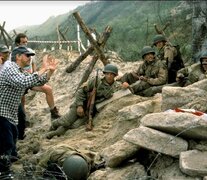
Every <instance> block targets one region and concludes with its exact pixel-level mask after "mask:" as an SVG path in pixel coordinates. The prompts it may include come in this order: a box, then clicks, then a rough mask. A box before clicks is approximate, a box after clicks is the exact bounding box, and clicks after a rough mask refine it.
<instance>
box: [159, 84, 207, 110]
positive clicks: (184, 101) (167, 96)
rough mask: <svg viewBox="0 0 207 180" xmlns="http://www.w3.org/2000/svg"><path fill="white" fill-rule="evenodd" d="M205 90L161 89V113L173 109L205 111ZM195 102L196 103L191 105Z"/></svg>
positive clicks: (167, 87) (190, 88)
mask: <svg viewBox="0 0 207 180" xmlns="http://www.w3.org/2000/svg"><path fill="white" fill-rule="evenodd" d="M206 93H207V92H206V90H203V89H199V88H198V87H192V86H191V87H190V86H187V87H170V86H166V87H163V89H162V111H165V110H168V109H175V108H181V107H182V108H191V109H193V108H196V110H199V111H204V110H205V109H206V102H207V100H206ZM193 102H196V103H193Z"/></svg>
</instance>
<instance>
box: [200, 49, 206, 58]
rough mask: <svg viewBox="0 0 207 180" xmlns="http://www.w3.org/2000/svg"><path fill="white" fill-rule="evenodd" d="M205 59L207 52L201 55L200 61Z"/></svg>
mask: <svg viewBox="0 0 207 180" xmlns="http://www.w3.org/2000/svg"><path fill="white" fill-rule="evenodd" d="M203 58H207V51H205V52H203V53H202V54H201V57H200V60H201V59H203Z"/></svg>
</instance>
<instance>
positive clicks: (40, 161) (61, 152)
mask: <svg viewBox="0 0 207 180" xmlns="http://www.w3.org/2000/svg"><path fill="white" fill-rule="evenodd" d="M71 155H79V156H81V157H82V158H83V159H85V161H86V162H87V163H88V167H89V171H90V169H91V168H92V167H93V166H94V165H95V163H94V159H95V154H94V153H92V152H90V151H87V150H83V151H78V150H76V149H75V148H73V147H70V146H66V145H62V146H55V147H52V148H49V149H48V151H46V152H44V153H42V154H41V155H38V157H37V159H35V160H32V161H33V163H34V161H36V173H37V174H39V173H40V172H43V171H42V170H45V169H47V167H48V162H50V163H56V164H58V165H59V166H60V167H62V166H63V162H64V160H65V159H66V158H67V157H70V156H71ZM34 158H35V157H34Z"/></svg>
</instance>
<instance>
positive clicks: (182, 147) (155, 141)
mask: <svg viewBox="0 0 207 180" xmlns="http://www.w3.org/2000/svg"><path fill="white" fill-rule="evenodd" d="M123 138H124V139H125V140H127V141H129V142H131V143H134V144H137V145H138V146H140V147H143V148H145V149H149V150H153V151H156V152H159V153H163V154H166V155H169V156H172V157H178V156H179V155H180V153H181V152H182V151H186V150H187V148H188V143H187V141H185V140H183V139H181V138H179V137H175V136H172V135H170V134H166V133H163V132H160V131H157V130H154V129H151V128H148V127H144V126H140V127H139V128H136V129H132V130H130V131H129V132H128V133H126V134H125V135H124V137H123Z"/></svg>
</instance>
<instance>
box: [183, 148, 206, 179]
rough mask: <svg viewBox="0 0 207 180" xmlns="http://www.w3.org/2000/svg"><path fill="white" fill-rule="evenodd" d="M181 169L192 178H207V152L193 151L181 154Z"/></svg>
mask: <svg viewBox="0 0 207 180" xmlns="http://www.w3.org/2000/svg"><path fill="white" fill-rule="evenodd" d="M179 164H180V169H181V171H182V172H183V173H185V174H187V175H190V176H207V151H203V152H202V151H198V150H191V151H186V152H181V153H180V163H179Z"/></svg>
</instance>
